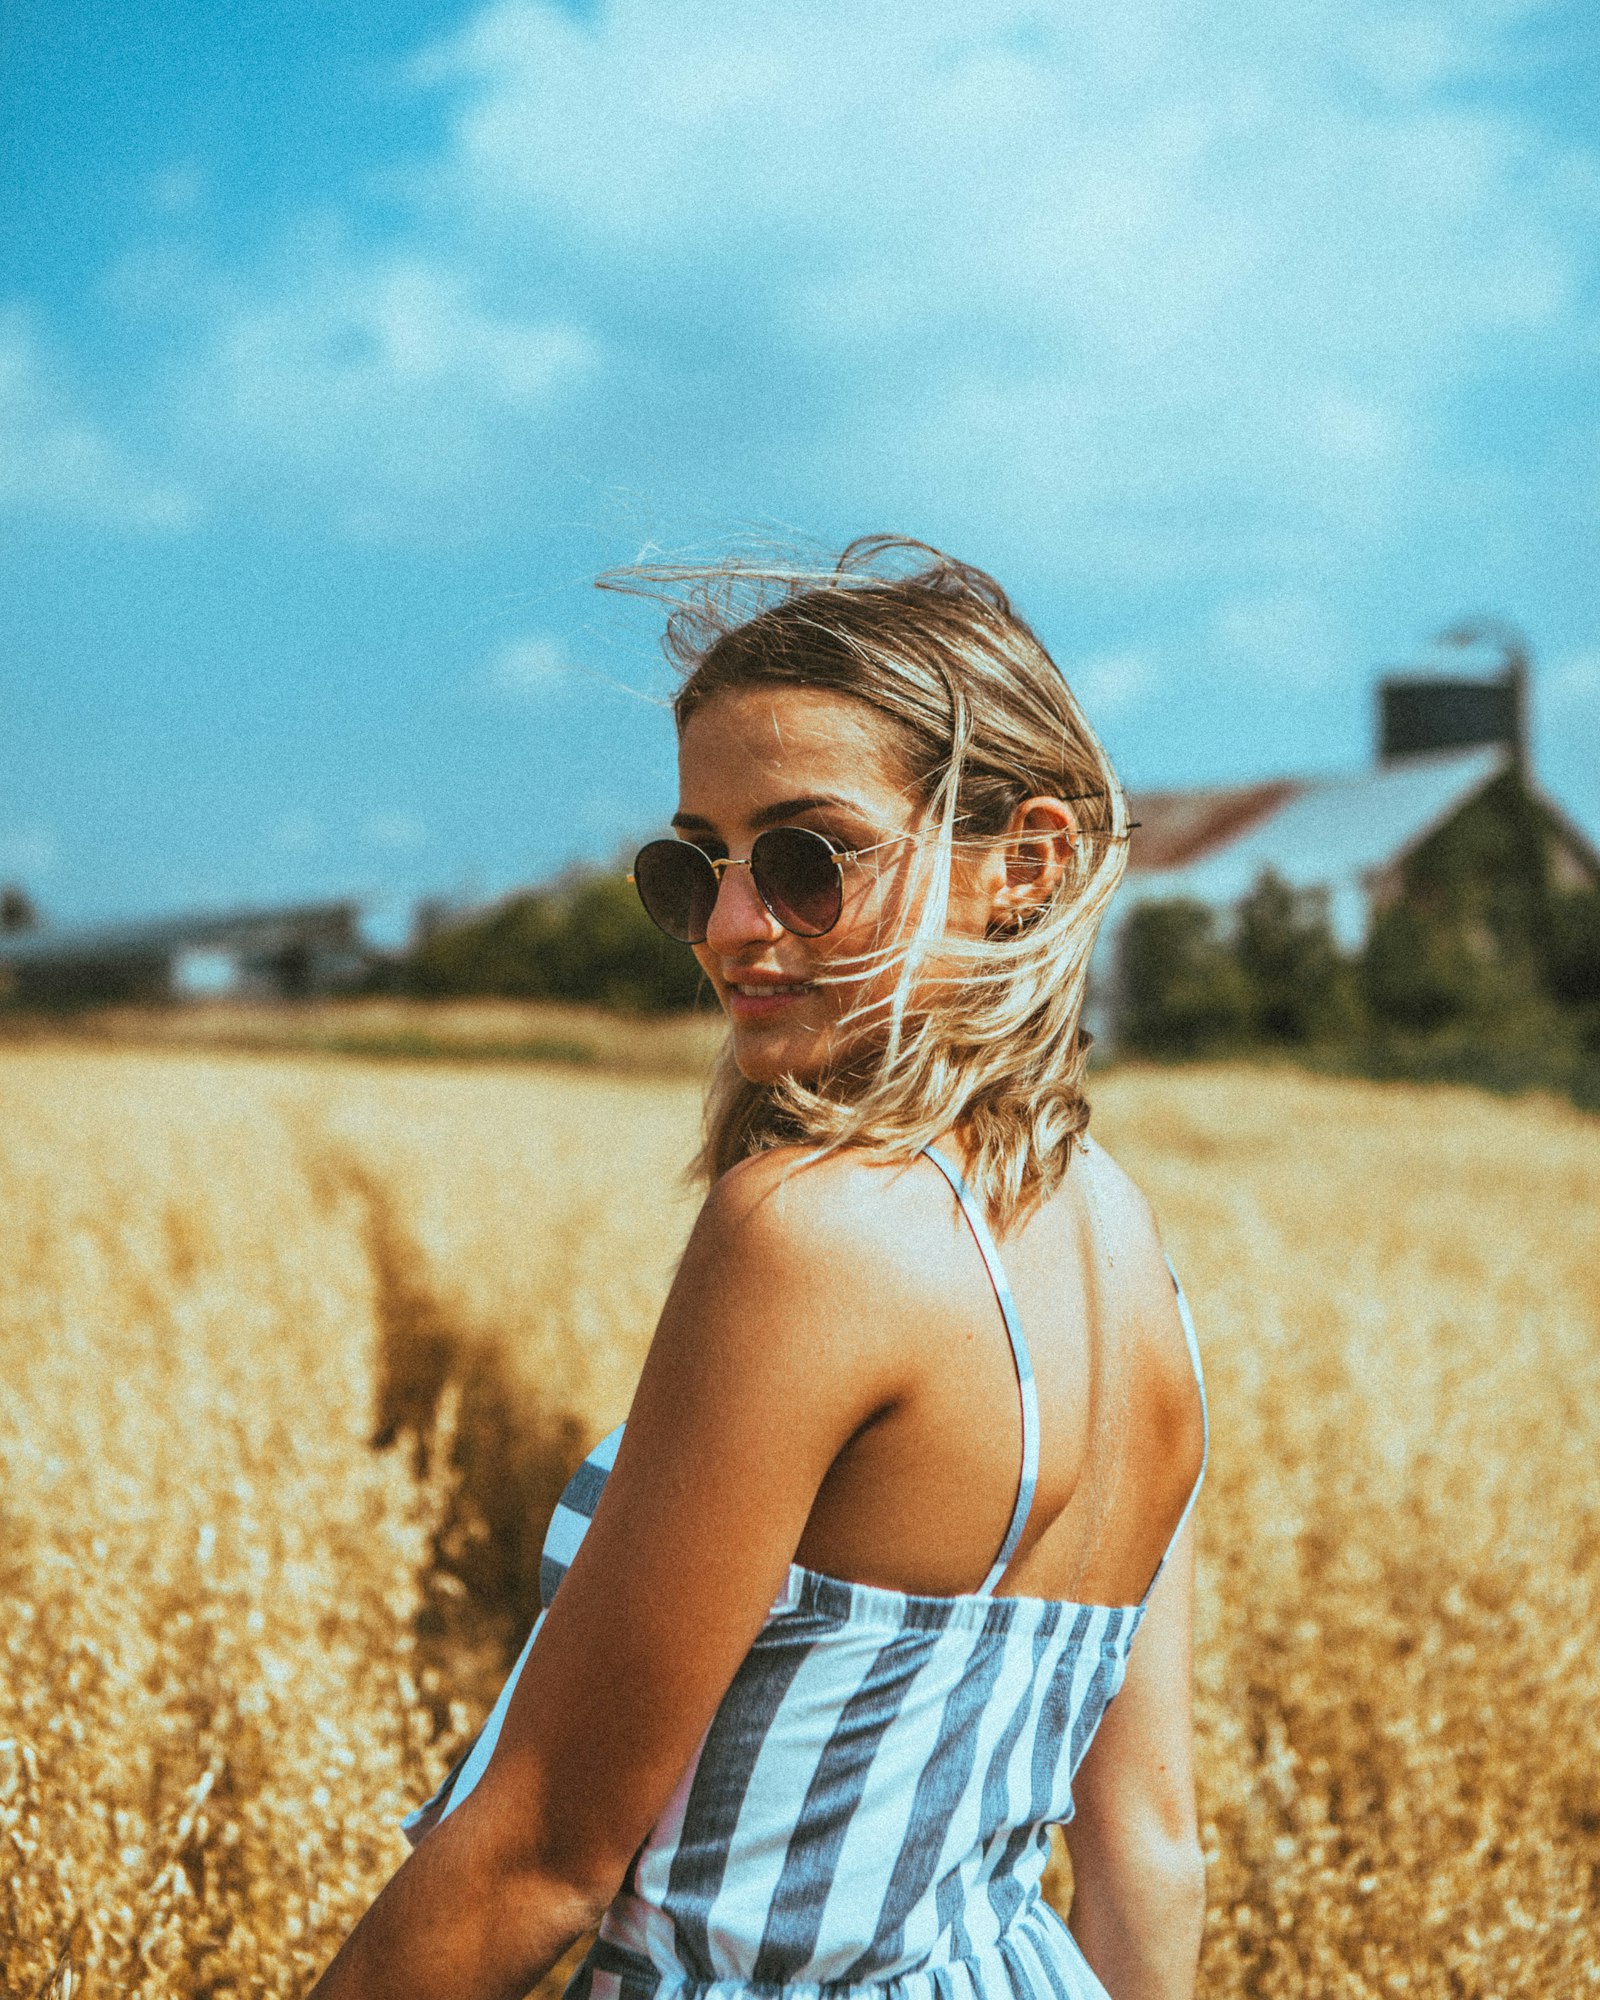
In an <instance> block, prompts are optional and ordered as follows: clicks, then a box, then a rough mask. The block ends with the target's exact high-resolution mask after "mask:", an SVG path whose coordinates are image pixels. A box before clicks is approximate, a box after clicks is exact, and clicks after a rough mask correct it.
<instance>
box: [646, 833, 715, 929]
mask: <svg viewBox="0 0 1600 2000" xmlns="http://www.w3.org/2000/svg"><path fill="white" fill-rule="evenodd" d="M633 886H634V887H635V888H636V889H637V890H638V891H639V901H640V902H641V903H643V904H644V909H645V915H646V916H647V917H648V918H649V919H650V921H651V922H652V923H653V924H654V925H655V926H656V928H657V929H658V930H663V931H665V932H666V934H667V936H668V937H670V938H676V939H677V940H678V942H679V943H680V944H701V943H703V942H704V940H705V934H706V925H707V924H708V923H710V921H711V911H712V908H713V906H714V904H715V903H716V900H717V871H716V870H715V869H714V868H713V867H712V865H711V863H710V862H709V861H708V860H707V859H706V857H705V855H703V854H702V853H701V852H700V850H699V848H698V847H693V846H691V845H690V844H689V842H688V841H686V840H652V841H650V842H649V844H648V845H647V846H644V847H641V848H640V849H639V852H638V854H637V855H636V856H635V858H634V863H633Z"/></svg>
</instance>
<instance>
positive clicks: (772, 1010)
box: [727, 979, 816, 1021]
mask: <svg viewBox="0 0 1600 2000" xmlns="http://www.w3.org/2000/svg"><path fill="white" fill-rule="evenodd" d="M815 990H816V989H815V987H812V986H808V985H804V984H802V983H801V982H799V981H796V982H795V983H794V984H793V985H789V984H787V983H786V984H784V985H781V986H780V985H778V984H776V983H775V982H773V981H771V980H765V981H757V980H753V979H752V980H749V981H746V982H744V983H739V982H736V981H734V980H731V979H730V980H729V981H728V984H727V996H728V999H727V1005H728V1018H729V1019H730V1020H733V1021H766V1020H770V1019H771V1018H772V1017H773V1016H774V1015H777V1014H781V1013H782V1012H783V1011H784V1009H785V1008H786V1007H792V1006H793V1005H794V1003H795V1001H797V1000H803V999H804V998H805V997H806V995H807V994H808V993H812V992H815Z"/></svg>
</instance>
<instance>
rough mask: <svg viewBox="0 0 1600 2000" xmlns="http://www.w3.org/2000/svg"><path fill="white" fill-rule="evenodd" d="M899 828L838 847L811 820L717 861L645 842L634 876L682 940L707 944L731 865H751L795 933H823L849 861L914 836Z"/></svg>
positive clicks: (760, 837) (651, 911)
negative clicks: (864, 843)
mask: <svg viewBox="0 0 1600 2000" xmlns="http://www.w3.org/2000/svg"><path fill="white" fill-rule="evenodd" d="M912 838H913V836H912V835H911V834H908V833H897V834H895V835H893V836H892V837H891V838H890V839H888V840H879V841H874V842H873V844H872V846H871V847H853V848H843V847H836V846H835V845H834V843H833V842H832V841H831V840H829V839H828V838H827V836H826V835H825V834H821V833H813V832H812V830H811V829H810V827H807V826H769V827H768V828H767V830H766V832H765V833H758V834H757V835H756V837H755V839H754V840H753V841H752V842H751V844H750V857H749V859H748V860H747V861H735V860H734V859H733V858H732V857H731V856H728V855H724V856H723V857H722V858H721V859H720V860H715V861H714V860H713V859H712V858H711V856H710V855H709V854H707V853H706V852H705V851H704V849H703V848H699V847H696V846H695V845H694V844H693V842H691V841H687V840H651V841H647V842H646V843H645V845H644V846H643V847H641V848H640V849H639V852H638V853H637V854H636V855H635V856H634V862H633V872H632V874H631V875H629V877H628V880H629V881H630V882H631V883H632V884H633V886H634V887H635V888H636V889H637V890H638V892H639V901H640V902H641V903H643V905H644V909H645V915H646V916H647V917H648V918H649V919H650V921H651V922H652V923H653V924H654V925H655V926H656V928H657V929H658V930H663V931H665V932H666V934H667V936H668V937H669V938H676V939H677V940H678V942H679V943H680V944H704V943H705V937H706V928H707V926H708V925H709V924H710V922H711V912H712V910H713V909H714V908H715V907H716V901H717V891H718V890H719V889H720V888H721V886H722V875H723V871H724V869H727V868H748V869H749V870H750V879H751V881H752V882H753V883H754V884H755V889H756V894H757V895H758V896H759V897H760V898H761V901H762V903H763V904H764V906H765V907H766V909H767V911H768V913H769V915H771V916H772V917H773V918H774V919H775V920H776V921H777V922H778V923H780V924H782V926H783V928H784V929H785V930H786V931H792V932H793V933H794V934H795V936H796V937H822V936H823V935H824V934H825V933H826V932H828V931H831V930H832V929H833V927H834V925H835V924H836V923H838V921H839V915H840V912H841V911H842V910H843V908H844V864H845V863H846V862H847V861H858V860H859V859H860V858H861V856H862V855H863V854H872V853H874V852H875V851H876V850H877V849H878V848H880V847H893V846H894V844H895V842H896V841H900V840H910V839H912Z"/></svg>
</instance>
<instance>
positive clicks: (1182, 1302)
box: [1139, 1257, 1211, 1611]
mask: <svg viewBox="0 0 1600 2000" xmlns="http://www.w3.org/2000/svg"><path fill="white" fill-rule="evenodd" d="M1166 1264H1167V1276H1168V1277H1169V1278H1171V1280H1172V1289H1173V1290H1174V1291H1175V1292H1176V1293H1177V1295H1178V1318H1179V1319H1180V1320H1181V1321H1182V1323H1183V1337H1184V1340H1185V1342H1186V1343H1187V1345H1188V1348H1189V1360H1190V1362H1191V1363H1192V1364H1193V1367H1194V1379H1195V1386H1196V1387H1197V1388H1198V1389H1199V1391H1200V1470H1199V1471H1198V1472H1197V1473H1196V1474H1195V1476H1194V1485H1193V1486H1191V1487H1190V1489H1189V1497H1188V1499H1187V1500H1186V1501H1185V1502H1184V1505H1183V1512H1182V1513H1181V1514H1180V1515H1179V1516H1178V1525H1177V1526H1176V1527H1175V1528H1174V1529H1173V1531H1172V1535H1171V1539H1170V1540H1169V1541H1168V1543H1167V1546H1166V1549H1165V1551H1164V1552H1163V1554H1162V1557H1161V1560H1160V1562H1158V1563H1157V1564H1156V1573H1155V1575H1154V1576H1153V1577H1151V1579H1150V1581H1149V1583H1148V1584H1146V1585H1145V1592H1144V1596H1143V1597H1141V1598H1140V1599H1139V1609H1140V1610H1141V1611H1142V1610H1143V1609H1144V1607H1145V1605H1146V1604H1148V1603H1149V1601H1150V1593H1151V1591H1152V1590H1154V1589H1155V1587H1156V1585H1157V1584H1158V1583H1159V1582H1160V1581H1161V1572H1162V1571H1163V1570H1164V1569H1165V1568H1166V1566H1167V1558H1168V1557H1169V1556H1170V1555H1171V1554H1172V1551H1173V1550H1174V1549H1175V1548H1176V1547H1177V1545H1178V1537H1179V1536H1180V1535H1181V1534H1182V1533H1183V1531H1184V1529H1185V1528H1186V1527H1187V1526H1188V1525H1189V1516H1190V1515H1191V1514H1192V1513H1193V1512H1194V1503H1195V1502H1196V1501H1197V1500H1198V1499H1199V1498H1200V1487H1201V1484H1202V1482H1203V1481H1204V1479H1205V1476H1206V1462H1207V1460H1208V1459H1209V1458H1210V1456H1211V1416H1210V1413H1209V1411H1208V1410H1207V1409H1206V1378H1205V1375H1204V1373H1203V1372H1202V1370H1201V1367H1200V1343H1199V1341H1198V1340H1196V1338H1195V1332H1194V1316H1193V1315H1192V1314H1191V1313H1190V1311H1189V1301H1188V1300H1187V1299H1186V1298H1185V1297H1184V1295H1183V1287H1182V1285H1180V1284H1179V1283H1178V1274H1177V1272H1176V1271H1174V1270H1173V1268H1172V1259H1171V1258H1170V1257H1169V1258H1167V1260H1166Z"/></svg>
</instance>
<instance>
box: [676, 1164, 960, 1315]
mask: <svg viewBox="0 0 1600 2000" xmlns="http://www.w3.org/2000/svg"><path fill="white" fill-rule="evenodd" d="M914 1166H915V1163H914V1162H911V1161H905V1160H885V1159H882V1158H881V1157H879V1156H876V1155H873V1154H870V1153H867V1152H865V1151H864V1150H862V1149H859V1148H852V1149H850V1150H848V1151H845V1152H842V1153H832V1154H826V1155H824V1156H823V1157H822V1158H820V1159H818V1158H815V1157H813V1156H812V1154H811V1153H810V1152H809V1151H808V1150H807V1149H803V1148H801V1147H799V1146H780V1147H774V1148H772V1149H771V1150H770V1151H768V1152H765V1153H759V1154H756V1155H755V1156H754V1157H752V1158H751V1159H748V1160H742V1161H740V1163H739V1164H738V1165H737V1166H736V1167H732V1168H730V1169H729V1171H728V1172H727V1173H725V1174H724V1175H723V1176H722V1178H721V1179H720V1180H719V1181H718V1182H717V1183H716V1185H715V1187H713V1188H712V1190H711V1192H710V1194H709V1195H708V1196H707V1198H706V1203H705V1206H704V1208H703V1209H702V1210H701V1215H700V1220H699V1222H698V1223H697V1224H696V1232H695V1233H696V1235H697V1236H703V1237H704V1238H705V1239H706V1241H705V1249H706V1251H707V1252H708V1253H709V1254H712V1255H715V1256H717V1257H718V1258H733V1259H737V1260H738V1261H739V1262H740V1263H741V1264H746V1263H748V1264H753V1265H755V1266H758V1267H761V1268H764V1269H765V1270H767V1271H768V1272H769V1273H770V1274H771V1275H774V1276H781V1275H783V1274H785V1273H788V1272H790V1271H796V1272H798V1273H799V1274H800V1275H801V1276H803V1277H805V1278H807V1279H809V1280H811V1281H812V1282H815V1281H816V1280H817V1279H818V1278H819V1277H821V1276H822V1275H824V1274H825V1273H827V1272H829V1271H835V1272H839V1273H848V1274H850V1275H852V1276H853V1277H854V1278H856V1279H858V1280H861V1281H865V1282H868V1283H874V1284H879V1285H882V1284H890V1285H907V1284H909V1285H912V1286H914V1287H916V1286H920V1285H921V1284H923V1283H925V1282H926V1280H927V1274H928V1256H927V1251H928V1249H929V1247H930V1246H929V1241H928V1239H929V1238H930V1237H931V1236H934V1235H936V1234H937V1227H936V1225H937V1223H938V1219H939V1217H940V1215H941V1213H942V1203H941V1199H940V1188H941V1187H942V1184H940V1185H939V1186H936V1185H935V1180H934V1176H932V1175H931V1174H930V1175H927V1176H923V1175H919V1174H917V1173H916V1172H915V1171H914Z"/></svg>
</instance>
